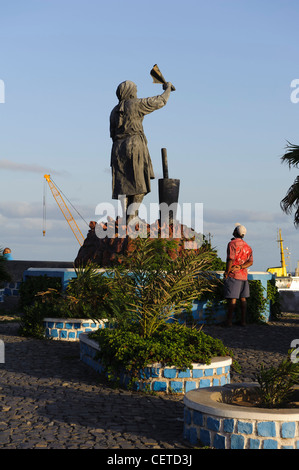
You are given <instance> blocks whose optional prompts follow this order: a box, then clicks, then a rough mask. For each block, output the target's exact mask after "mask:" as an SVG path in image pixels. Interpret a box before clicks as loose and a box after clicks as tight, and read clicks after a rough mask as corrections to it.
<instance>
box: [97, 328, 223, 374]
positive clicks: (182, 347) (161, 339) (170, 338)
mask: <svg viewBox="0 0 299 470" xmlns="http://www.w3.org/2000/svg"><path fill="white" fill-rule="evenodd" d="M89 338H91V339H93V340H95V341H96V342H97V343H98V344H99V347H100V352H99V353H98V358H99V359H100V360H101V362H102V364H103V365H104V366H105V368H106V369H107V370H108V371H109V372H110V373H111V374H114V373H119V372H120V371H123V370H127V371H129V372H130V373H131V374H132V375H134V373H135V374H136V373H137V372H138V371H139V370H142V369H144V367H146V366H147V365H148V364H149V363H155V362H159V363H161V364H163V365H164V366H177V367H179V368H181V369H183V370H184V369H186V368H191V367H192V365H191V364H192V362H198V363H205V364H209V363H210V362H211V359H212V358H213V357H215V356H232V352H231V350H229V349H228V348H226V347H225V346H224V345H223V343H222V341H221V340H219V339H214V338H212V337H211V336H209V335H206V334H205V333H203V332H202V331H201V330H198V329H196V328H189V327H187V326H184V325H180V324H178V323H171V324H167V325H166V326H164V327H163V328H159V329H157V330H156V331H155V332H154V333H153V334H152V335H151V336H149V337H142V336H140V334H139V332H138V329H135V330H134V329H133V328H132V329H131V330H127V329H124V328H121V327H118V328H115V329H101V330H98V331H97V332H94V333H90V334H89Z"/></svg>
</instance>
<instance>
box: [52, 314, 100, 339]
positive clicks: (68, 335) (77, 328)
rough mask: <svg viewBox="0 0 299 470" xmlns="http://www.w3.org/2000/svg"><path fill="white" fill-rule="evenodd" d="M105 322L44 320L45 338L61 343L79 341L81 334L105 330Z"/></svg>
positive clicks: (80, 319)
mask: <svg viewBox="0 0 299 470" xmlns="http://www.w3.org/2000/svg"><path fill="white" fill-rule="evenodd" d="M106 324H107V320H98V321H94V320H91V319H89V320H88V319H82V318H79V319H78V318H44V327H45V336H46V338H50V339H54V340H62V341H79V336H80V334H81V333H85V332H91V331H96V330H98V329H99V328H105V327H106Z"/></svg>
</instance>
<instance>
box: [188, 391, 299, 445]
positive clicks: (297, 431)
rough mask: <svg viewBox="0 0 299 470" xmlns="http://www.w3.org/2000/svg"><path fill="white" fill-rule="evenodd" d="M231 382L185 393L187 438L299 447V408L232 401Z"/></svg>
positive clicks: (199, 441)
mask: <svg viewBox="0 0 299 470" xmlns="http://www.w3.org/2000/svg"><path fill="white" fill-rule="evenodd" d="M256 387H258V385H257V384H250V383H242V384H229V385H225V386H223V387H210V388H204V389H200V390H192V391H190V392H188V393H187V394H186V395H185V397H184V407H185V408H184V438H185V439H186V440H188V441H189V442H190V443H191V444H192V445H198V444H201V445H206V446H211V447H214V448H217V449H298V448H299V408H284V409H274V408H272V409H268V408H259V407H254V406H250V407H249V406H240V405H234V404H231V403H229V397H230V396H232V392H233V391H234V390H235V389H239V388H245V389H247V390H252V389H253V388H256Z"/></svg>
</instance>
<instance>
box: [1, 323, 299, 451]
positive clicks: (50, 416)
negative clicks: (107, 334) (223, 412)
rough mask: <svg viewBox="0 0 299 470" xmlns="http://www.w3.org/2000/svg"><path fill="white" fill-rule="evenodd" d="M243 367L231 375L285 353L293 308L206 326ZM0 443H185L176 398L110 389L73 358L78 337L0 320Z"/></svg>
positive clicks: (245, 373)
mask: <svg viewBox="0 0 299 470" xmlns="http://www.w3.org/2000/svg"><path fill="white" fill-rule="evenodd" d="M204 331H205V333H207V334H211V335H212V336H214V337H217V338H219V339H221V340H222V341H223V342H224V344H225V345H226V346H228V347H230V348H231V349H232V350H233V352H234V354H235V358H236V360H237V361H238V362H239V364H240V366H241V367H242V373H241V374H236V373H235V372H232V374H231V380H232V382H241V381H248V380H250V381H252V380H254V373H255V371H256V370H257V367H258V366H259V364H261V363H264V364H265V365H271V364H274V363H276V362H280V361H281V360H282V359H283V358H285V357H286V354H287V352H288V350H289V348H290V344H291V341H292V340H293V339H297V338H299V315H298V316H296V315H291V314H284V315H283V316H282V319H281V320H280V321H278V322H271V323H269V324H267V325H248V326H246V327H241V326H233V327H232V328H223V327H221V326H209V327H208V326H206V327H204ZM0 339H1V340H3V341H4V344H5V363H4V364H0V448H1V449H26V448H28V449H33V448H36V449H187V448H189V446H188V444H187V443H186V442H184V441H183V437H182V436H183V398H182V397H181V396H175V395H171V396H165V395H163V396H162V395H159V396H158V395H149V394H148V395H145V394H140V393H138V392H130V391H125V390H119V389H113V388H111V387H110V386H109V385H107V384H104V383H101V382H100V380H99V376H98V375H97V373H96V372H94V371H93V370H92V369H90V368H89V367H88V366H86V365H85V364H83V363H82V362H81V361H80V359H79V344H78V343H69V342H60V341H40V340H35V339H32V338H23V337H20V336H19V335H18V325H17V324H16V323H3V322H2V323H1V322H0Z"/></svg>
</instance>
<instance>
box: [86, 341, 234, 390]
mask: <svg viewBox="0 0 299 470" xmlns="http://www.w3.org/2000/svg"><path fill="white" fill-rule="evenodd" d="M99 350H100V348H99V345H98V344H97V342H96V341H94V340H92V339H90V338H89V337H88V334H81V335H80V359H81V360H82V361H83V362H84V363H85V364H87V365H88V366H90V367H92V368H93V369H94V370H96V371H97V372H99V373H101V374H106V375H107V371H106V370H105V367H104V366H103V364H102V363H101V361H100V360H99V359H98V358H97V353H98V352H99ZM231 364H232V359H231V358H230V357H215V358H212V360H211V363H210V364H198V363H193V364H192V366H193V367H192V368H187V369H186V370H182V369H179V368H177V367H174V366H172V367H169V366H167V367H163V366H162V365H161V364H160V363H153V364H149V365H148V366H147V367H145V368H144V369H142V370H140V371H139V374H138V376H137V377H135V379H134V381H133V389H134V390H144V391H153V392H165V393H186V392H188V391H189V390H193V389H197V388H201V387H211V386H213V385H214V386H216V385H218V386H220V385H224V384H228V383H230V367H231ZM110 378H111V377H110ZM115 380H117V381H118V382H119V383H120V385H122V386H124V387H128V385H129V384H132V376H131V375H130V374H128V373H125V372H124V373H122V374H120V375H119V376H117V377H115Z"/></svg>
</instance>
